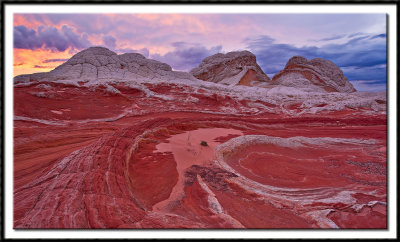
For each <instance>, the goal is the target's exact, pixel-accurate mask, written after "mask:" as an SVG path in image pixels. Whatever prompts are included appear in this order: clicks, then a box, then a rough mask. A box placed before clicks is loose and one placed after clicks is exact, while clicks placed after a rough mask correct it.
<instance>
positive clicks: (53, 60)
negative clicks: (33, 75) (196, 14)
mask: <svg viewBox="0 0 400 242" xmlns="http://www.w3.org/2000/svg"><path fill="white" fill-rule="evenodd" d="M67 60H69V59H47V60H44V61H42V63H50V62H64V61H67Z"/></svg>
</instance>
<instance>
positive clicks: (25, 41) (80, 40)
mask: <svg viewBox="0 0 400 242" xmlns="http://www.w3.org/2000/svg"><path fill="white" fill-rule="evenodd" d="M89 46H91V43H90V41H89V40H88V35H87V34H86V33H83V34H77V33H75V32H74V29H72V28H70V27H68V26H67V25H63V26H62V27H61V29H57V28H55V27H49V26H43V25H41V26H39V27H38V28H37V30H34V29H28V28H27V27H25V26H23V25H18V26H15V27H14V48H16V49H31V50H35V49H39V48H44V49H48V50H52V51H56V50H57V51H65V50H66V49H68V48H69V47H71V48H74V49H84V48H87V47H89Z"/></svg>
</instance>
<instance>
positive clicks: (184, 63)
mask: <svg viewBox="0 0 400 242" xmlns="http://www.w3.org/2000/svg"><path fill="white" fill-rule="evenodd" d="M172 46H173V47H174V50H173V51H170V52H168V53H166V54H165V55H159V54H153V55H151V58H153V59H156V60H158V61H161V62H165V63H168V64H169V65H170V66H171V67H172V68H174V69H175V70H180V71H189V70H191V69H192V68H194V67H197V66H198V65H199V64H200V63H201V61H202V60H203V59H204V58H206V57H208V56H210V55H213V54H216V53H219V52H221V50H222V46H221V45H218V46H214V47H211V48H209V49H207V48H206V47H204V46H202V45H200V44H193V43H186V42H174V43H172Z"/></svg>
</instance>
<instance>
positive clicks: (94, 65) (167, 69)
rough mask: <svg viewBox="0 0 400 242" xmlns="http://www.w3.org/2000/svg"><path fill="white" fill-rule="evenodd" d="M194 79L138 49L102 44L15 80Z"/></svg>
mask: <svg viewBox="0 0 400 242" xmlns="http://www.w3.org/2000/svg"><path fill="white" fill-rule="evenodd" d="M39 79H40V80H42V81H54V80H76V79H80V80H82V81H88V80H104V79H107V80H110V79H111V80H113V79H119V80H121V79H122V80H123V79H125V80H152V79H157V80H161V81H170V80H196V79H195V78H194V77H193V76H192V75H190V74H189V73H187V72H179V71H172V68H171V66H169V65H168V64H165V63H162V62H159V61H156V60H152V59H146V57H144V56H143V55H141V54H139V53H126V54H122V55H117V54H116V53H115V52H113V51H111V50H109V49H107V48H104V47H90V48H88V49H86V50H83V51H81V52H79V53H77V54H75V55H74V56H73V57H71V59H69V60H68V61H67V62H65V63H64V64H62V65H60V66H58V67H56V68H55V69H54V70H52V71H50V72H47V73H35V74H30V75H20V76H17V77H15V78H14V80H15V81H29V80H39Z"/></svg>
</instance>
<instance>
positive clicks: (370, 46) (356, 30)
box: [13, 14, 387, 92]
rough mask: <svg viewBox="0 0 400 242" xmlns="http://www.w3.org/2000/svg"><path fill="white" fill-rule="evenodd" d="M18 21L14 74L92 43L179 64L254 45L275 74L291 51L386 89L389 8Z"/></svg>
mask: <svg viewBox="0 0 400 242" xmlns="http://www.w3.org/2000/svg"><path fill="white" fill-rule="evenodd" d="M13 26H14V30H13V31H14V33H13V39H14V40H13V41H14V43H13V44H14V64H13V65H14V76H16V75H20V74H30V73H35V72H47V71H50V70H52V69H54V68H55V67H56V66H58V65H61V64H62V63H63V62H65V61H66V60H67V59H69V58H70V57H72V56H73V55H74V54H76V53H78V52H79V51H81V50H84V49H86V48H88V47H91V46H103V47H107V48H109V49H110V50H112V51H114V52H116V53H117V54H122V53H129V52H138V53H141V54H143V55H144V56H145V57H147V58H151V59H156V60H159V61H161V62H165V63H167V64H169V65H170V66H171V67H172V68H173V69H174V70H180V71H189V70H191V69H192V68H194V67H197V66H198V65H199V64H200V63H201V60H202V59H204V58H205V57H207V56H210V55H213V54H216V53H227V52H230V51H239V50H249V51H251V52H252V53H253V54H255V55H256V58H257V62H258V64H259V65H260V66H261V68H262V69H263V70H264V72H265V73H266V74H267V75H268V76H269V77H270V78H272V77H273V75H274V74H275V73H277V72H279V71H280V70H282V69H283V68H284V66H285V64H286V62H287V61H288V60H289V59H290V58H291V57H292V56H296V55H299V56H303V57H305V58H307V59H312V58H317V57H319V58H324V59H327V60H330V61H332V62H334V63H335V64H336V65H338V66H339V67H340V68H341V69H342V71H343V73H344V75H345V76H346V77H347V78H348V79H349V80H350V82H351V83H352V84H353V85H354V87H355V88H356V89H357V90H358V91H372V92H378V91H386V48H387V46H386V37H387V36H386V15H385V14H14V23H13Z"/></svg>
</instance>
